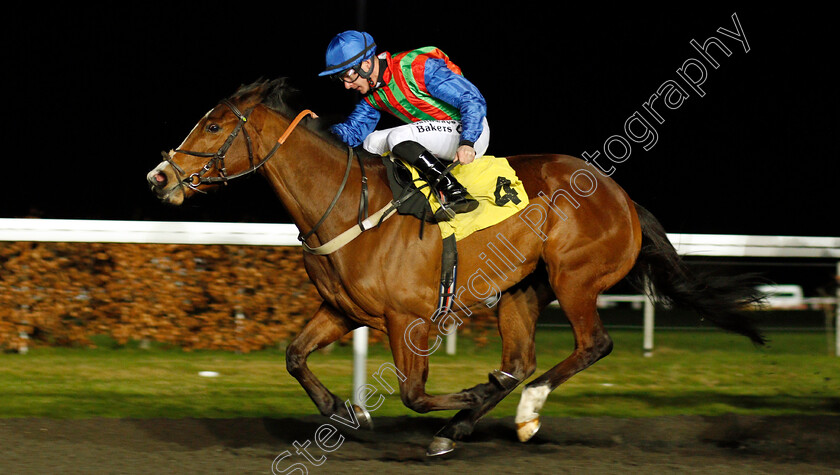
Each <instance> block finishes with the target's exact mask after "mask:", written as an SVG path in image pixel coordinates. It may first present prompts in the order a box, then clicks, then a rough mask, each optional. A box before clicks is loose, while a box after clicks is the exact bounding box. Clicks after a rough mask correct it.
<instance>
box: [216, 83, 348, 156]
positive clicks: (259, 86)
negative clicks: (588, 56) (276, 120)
mask: <svg viewBox="0 0 840 475" xmlns="http://www.w3.org/2000/svg"><path fill="white" fill-rule="evenodd" d="M229 99H230V100H231V101H246V102H249V103H252V104H262V105H264V106H266V107H268V108H269V109H271V110H273V111H274V112H277V113H278V114H280V115H282V116H284V117H286V118H288V119H293V118H295V116H297V114H298V113H299V112H300V111H301V110H303V109H304V107H298V106H297V104H298V103H300V102H301V99H300V91H299V90H298V89H296V88H295V87H293V86H292V85H291V84H290V83H289V80H288V79H287V78H284V77H281V78H276V79H263V78H260V79H257V80H256V81H254V82H252V83H251V84H243V85H241V86H239V89H237V90H236V92H234V93H233V95H232V96H231V97H230V98H229ZM252 101H253V102H252ZM301 125H303V126H304V127H306V128H307V129H309V130H311V131H312V132H314V133H315V134H316V135H318V136H319V137H321V138H322V139H324V140H326V141H327V142H329V143H331V144H332V145H335V146H337V147H339V148H345V147H346V145H344V144H343V143H342V142H341V141H340V140H339V139H338V137H336V136H335V135H333V134H332V133H331V132H330V131H329V129H328V128H327V127H328V125H329V124H326V123H324V121H322V120H319V119H312V118H307V119H306V120H304V121H302V122H301Z"/></svg>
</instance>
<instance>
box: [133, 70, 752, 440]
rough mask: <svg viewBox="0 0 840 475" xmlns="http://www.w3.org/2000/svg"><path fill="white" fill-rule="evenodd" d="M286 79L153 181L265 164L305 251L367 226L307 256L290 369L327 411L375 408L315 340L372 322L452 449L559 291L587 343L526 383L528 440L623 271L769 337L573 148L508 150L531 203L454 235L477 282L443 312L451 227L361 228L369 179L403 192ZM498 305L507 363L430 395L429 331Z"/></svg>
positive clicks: (513, 379)
mask: <svg viewBox="0 0 840 475" xmlns="http://www.w3.org/2000/svg"><path fill="white" fill-rule="evenodd" d="M288 90H289V88H288V86H287V85H286V83H285V81H284V80H282V79H277V80H271V81H268V80H259V81H256V82H254V83H252V84H250V85H245V86H242V87H240V88H239V90H237V91H236V92H235V93H234V94H233V95H232V96H231V97H229V98H227V99H224V100H222V101H221V102H220V103H219V104H218V105H217V106H215V107H214V108H213V109H212V110H210V111H209V112H208V113H207V114H206V115H205V116H204V117H203V118H202V119H200V120H199V122H198V123H197V124H196V126H195V128H194V129H193V130H192V132H190V134H189V135H188V136H187V137H186V139H185V140H184V142H183V143H182V144H181V146H180V147H178V149H175V150H173V151H171V152H169V153H168V154H167V153H164V160H163V161H162V162H161V163H160V164H159V165H158V166H157V167H156V168H155V169H153V170H152V171H151V172H149V174H148V175H147V180H148V182H149V184H150V186H151V188H152V190H153V191H154V192H155V193H156V194H157V195H158V197H159V198H160V199H161V200H163V201H164V202H168V203H170V204H175V205H180V204H181V203H183V202H184V200H186V199H188V198H189V197H190V196H193V195H194V194H195V193H204V192H207V191H208V190H209V189H215V188H218V186H217V185H219V184H222V183H226V182H227V181H229V180H231V179H234V178H236V177H239V176H242V175H245V174H249V173H261V174H262V175H264V176H265V178H267V179H268V181H269V182H270V184H271V186H272V187H273V188H274V190H275V191H276V193H277V195H278V197H279V198H280V200H281V201H282V203H283V205H284V206H285V208H286V209H287V210H288V212H289V215H290V216H291V218H292V219H293V221H294V223H295V224H296V226H297V227H298V228H299V230H301V232H302V235H301V239H302V240H303V241H304V251H306V250H310V249H314V248H318V247H319V246H321V245H323V244H324V243H327V242H329V241H331V240H332V239H333V238H334V237H336V236H339V235H341V234H342V233H344V232H345V231H346V230H351V229H353V228H357V229H358V230H359V231H358V234H359V235H358V236H357V237H356V238H355V239H352V240H350V241H348V242H346V243H345V244H344V246H343V247H341V248H339V249H338V250H335V251H334V252H332V253H330V254H326V255H317V254H313V253H310V252H304V256H303V258H304V265H305V268H306V271H307V273H308V275H309V277H310V278H311V280H312V282H313V283H314V284H315V286H316V288H317V290H318V292H319V293H320V295H321V297H323V303H322V304H321V306H320V308H319V309H318V310H317V311H316V312H315V314H314V315H313V316H312V319H311V320H309V322H308V323H307V324H306V325H305V327H304V328H303V330H302V331H301V332H300V333H299V334H298V335H297V336H296V337H295V338H294V340H293V341H292V342H291V344H290V345H289V346H288V348H287V350H286V367H287V369H288V371H289V373H290V374H291V375H292V376H294V377H295V378H296V379H297V380H298V381H299V382H300V384H301V385H302V386H303V388H304V390H306V392H307V393H308V394H309V396H310V398H311V399H312V400H313V401H314V403H315V405H316V406H317V407H318V410H319V411H320V412H321V414H323V415H325V416H336V417H342V418H344V419H345V420H347V419H350V420H358V419H361V420H363V421H366V422H369V419H368V418H369V414H368V413H367V411H366V410H365V408H364V407H359V406H357V405H350V404H349V402H348V403H346V404H345V403H344V402H342V400H341V399H340V398H338V397H337V396H336V395H334V394H333V393H331V392H330V391H329V390H328V389H327V388H326V387H325V386H324V385H323V384H322V383H321V382H320V381H319V380H318V378H317V377H316V376H315V375H314V374H313V373H312V372H311V371H310V369H309V367H308V366H307V364H306V360H307V357H308V355H309V354H310V353H312V352H313V351H315V350H316V349H318V348H322V347H324V346H326V345H328V344H330V343H331V342H333V341H335V340H337V339H339V338H341V337H342V336H343V335H345V334H346V333H348V332H350V331H352V330H354V329H355V328H358V327H360V326H362V325H365V326H368V327H371V328H375V329H377V330H380V331H383V332H385V333H386V334H387V335H388V338H389V342H390V347H391V350H392V353H393V357H394V367H395V369H396V370H397V371H394V373H395V374H397V375H398V379H399V391H400V396H401V400H402V402H403V403H404V404H405V405H406V406H407V407H409V408H410V409H412V410H414V411H417V412H419V413H426V412H428V411H440V410H448V409H456V410H459V412H458V413H456V415H455V416H454V417H453V418H452V419H451V420H450V421H449V422H448V423H447V424H446V425H445V426H444V427H443V428H442V429H441V430H440V431H439V432H438V433H437V434H436V435H435V437H434V438H433V440H432V442H431V444H430V445H429V448H428V451H427V454H428V455H438V454H442V453H446V452H449V451H451V450H452V449H453V447H454V442H453V441H455V440H461V439H463V438H464V437H466V436H467V435H469V434H470V433H471V432H472V431H473V428H474V426H475V424H476V422H477V421H478V420H479V419H480V418H481V417H482V416H483V415H485V414H486V413H487V412H488V411H490V410H491V409H492V408H493V407H494V406H496V404H497V403H499V401H501V400H502V399H503V398H504V397H505V396H507V395H508V394H509V393H510V392H511V391H513V389H514V388H516V387H517V386H518V385H519V384H520V383H522V382H523V381H525V380H526V379H527V378H528V377H529V376H531V375H532V374H533V373H534V371H535V369H536V358H535V349H534V335H535V327H536V322H537V317H538V316H539V315H540V312H541V311H542V309H543V308H545V307H546V306H547V305H548V304H549V303H550V302H552V301H554V300H555V299H556V300H557V301H558V302H559V304H560V306H561V307H562V309H563V311H564V313H565V315H566V316H567V318H568V320H569V322H570V324H571V328H572V331H573V333H574V338H575V346H574V350H573V351H572V352H571V354H570V355H569V356H568V357H567V358H565V359H564V360H562V361H561V362H559V363H558V364H556V365H555V366H554V367H552V368H551V369H549V370H548V371H546V372H545V373H543V374H542V375H540V376H539V377H537V378H536V379H534V380H532V381H530V382H529V383H528V384H526V385H525V387H524V389H523V390H522V396H521V400H520V403H519V406H518V408H517V416H516V422H517V432H518V436H519V438H520V440H522V441H523V442H524V441H526V440H528V439H530V438H531V437H532V436H533V435H534V434H535V433H536V432H537V430H538V429H539V410H540V409H541V408H542V406H543V403H544V402H545V400H546V398H547V397H548V394H549V393H550V392H551V391H553V390H554V389H555V388H556V387H557V386H559V385H560V384H562V383H563V382H565V381H566V380H568V379H569V378H571V377H572V376H573V375H574V374H576V373H578V372H580V371H582V370H584V369H586V368H587V367H589V366H590V365H592V364H593V363H595V362H596V361H598V360H599V359H601V358H603V357H604V356H606V355H607V354H609V353H610V351H611V350H612V346H613V343H612V341H611V339H610V337H609V335H608V334H607V332H606V330H605V329H604V325H603V324H602V322H601V319H600V317H599V316H598V312H597V309H596V299H597V297H598V295H599V294H600V293H602V292H604V291H605V290H607V289H609V288H610V287H612V286H613V285H614V284H616V283H617V282H619V281H620V280H621V279H623V278H625V277H628V278H629V279H631V281H632V282H635V283H636V284H637V285H639V286H641V287H642V288H644V289H645V290H647V291H648V292H649V293H650V294H651V295H652V296H654V297H655V298H658V299H659V300H662V301H665V302H667V303H669V304H673V305H676V306H680V307H687V308H690V309H693V310H695V311H697V312H698V313H699V314H700V315H701V316H702V317H704V318H706V319H708V320H710V321H712V322H713V323H715V324H716V325H718V326H720V327H722V328H723V329H726V330H730V331H733V332H737V333H740V334H742V335H745V336H747V337H748V338H749V339H751V340H752V341H753V342H755V343H756V344H763V343H764V338H763V337H762V335H761V334H760V332H759V331H758V330H757V329H756V328H755V327H754V326H753V324H752V322H751V321H750V320H749V319H748V318H747V317H746V316H744V314H742V313H740V312H738V310H739V309H741V308H742V307H743V306H745V305H747V304H749V303H752V302H756V301H758V300H759V299H760V298H761V295H760V294H758V293H757V291H756V290H755V289H754V287H753V286H752V285H751V284H750V282H748V281H747V280H746V279H744V278H741V277H724V276H705V275H704V276H701V275H698V274H696V273H693V272H692V271H691V270H690V269H689V268H688V267H687V266H686V265H685V263H684V262H683V261H682V260H681V259H680V257H679V256H678V255H677V253H676V251H675V249H674V248H673V246H672V245H671V243H670V242H669V240H668V238H667V236H666V234H665V231H664V229H663V227H662V226H661V225H660V223H659V222H658V221H657V220H656V218H655V217H654V216H653V215H652V214H651V213H650V212H648V211H647V210H645V209H644V208H642V207H641V206H639V205H638V204H636V203H634V202H633V201H632V200H631V199H630V197H629V196H628V195H627V193H626V192H625V191H624V190H623V189H622V188H621V187H620V186H619V185H618V184H617V183H616V182H615V181H613V180H612V179H610V178H609V177H606V176H603V175H600V174H598V173H592V168H591V167H590V166H589V165H588V164H587V163H586V162H584V161H582V160H580V159H578V158H574V157H570V156H565V155H523V156H513V157H509V162H510V164H511V166H512V167H513V168H514V169H515V171H516V173H517V176H518V177H519V179H520V180H521V181H522V183H523V184H524V188H525V190H526V191H527V194H528V196H529V200H530V203H531V204H530V205H529V206H528V207H527V208H525V209H523V210H521V211H520V212H519V213H517V214H516V215H514V216H513V217H511V218H509V219H507V220H505V221H502V222H501V223H499V224H497V225H495V226H492V227H490V228H487V229H484V230H481V231H477V232H475V233H473V234H471V235H469V236H468V237H466V238H464V239H462V240H460V241H458V243H457V246H458V255H459V256H460V260H459V262H458V272H459V275H462V276H463V275H467V276H470V277H469V278H468V279H467V285H466V286H462V287H460V288H459V289H458V292H457V293H456V296H455V301H456V307H457V308H455V309H454V310H456V311H454V312H452V313H450V314H448V317H442V316H440V315H437V314H436V310H437V309H438V306H437V304H438V297H439V295H438V293H439V288H438V284H439V277H440V271H441V261H440V259H439V256H440V255H441V251H442V241H441V238H440V234H439V233H440V231H439V230H438V229H437V227H436V226H426V228H425V234H424V237H423V238H422V239H418V236H419V235H420V231H421V226H423V223H422V222H421V220H419V219H416V218H414V217H408V216H400V217H396V218H393V219H389V220H382V221H377V222H376V223H372V224H373V225H371V223H368V224H367V225H364V224H363V223H362V222H361V221H362V219H361V217H360V216H359V207H360V194H362V193H363V187H365V186H366V187H367V193H366V194H368V195H369V206H370V207H371V209H380V208H383V209H384V208H387V206H388V204H389V203H390V202H391V200H392V199H393V195H392V193H391V190H390V189H389V186H388V181H387V177H386V170H385V167H384V166H383V164H382V163H381V161H380V160H378V159H377V160H366V161H362V160H359V161H358V162H357V161H354V160H351V159H350V157H351V156H352V154H351V153H349V152H348V148H347V147H346V146H343V145H342V144H339V143H338V142H337V141H335V140H334V139H331V138H330V137H329V136H328V134H325V133H319V132H318V131H317V130H313V129H311V128H310V127H308V126H306V125H304V126H300V127H298V126H297V125H298V121H299V120H301V119H300V117H298V118H296V119H294V120H293V118H294V117H295V115H294V114H293V113H292V111H291V110H290V108H289V107H288V106H287V101H286V100H285V98H286V97H287V93H288ZM307 122H309V120H307ZM312 122H316V121H312ZM278 137H280V139H278ZM467 166H469V165H467ZM570 190H571V191H570ZM361 229H364V232H361ZM488 256H489V257H488ZM491 257H492V258H491ZM487 314H494V315H495V316H496V317H497V318H498V328H499V333H500V335H501V339H502V359H501V367H500V368H499V369H498V370H493V371H492V372H491V373H490V376H489V381H488V382H485V383H481V384H477V385H476V386H474V387H472V388H469V389H464V390H462V391H460V392H457V393H453V394H444V395H432V394H428V393H427V392H426V390H425V384H426V379H427V376H428V369H429V361H428V358H429V354H430V347H429V338H430V336H435V333H434V331H433V327H435V326H437V327H438V329H439V330H440V331H442V332H443V333H446V332H448V331H450V330H451V329H452V328H453V327H455V328H456V327H457V325H459V324H460V323H459V322H463V320H462V319H461V316H464V317H466V316H469V315H487ZM444 320H446V323H445V324H443V325H441V324H442V323H443V322H444ZM435 338H436V342H439V341H438V339H439V337H438V336H436V337H435ZM363 405H364V404H363Z"/></svg>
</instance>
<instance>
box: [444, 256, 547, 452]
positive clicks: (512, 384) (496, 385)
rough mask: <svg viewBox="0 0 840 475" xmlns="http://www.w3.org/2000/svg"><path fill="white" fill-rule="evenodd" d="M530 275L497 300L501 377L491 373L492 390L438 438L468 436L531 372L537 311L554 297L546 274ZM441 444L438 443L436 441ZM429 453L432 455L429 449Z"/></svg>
mask: <svg viewBox="0 0 840 475" xmlns="http://www.w3.org/2000/svg"><path fill="white" fill-rule="evenodd" d="M538 274H539V275H536V274H535V275H532V277H531V278H529V279H528V280H527V281H524V282H522V283H520V284H518V285H517V286H514V287H512V288H510V289H508V290H507V291H506V292H504V293H503V294H502V298H501V300H500V301H499V309H498V312H499V334H500V335H501V337H502V365H501V368H500V370H501V371H502V372H503V374H501V375H496V376H494V375H493V374H491V383H490V384H488V386H489V387H490V388H491V389H492V391H491V392H489V394H488V396H487V398H486V399H485V400H484V401H483V402H482V404H481V405H480V406H479V407H477V408H475V409H467V410H462V411H460V412H458V413H457V414H456V415H455V417H453V418H452V419H451V420H450V421H449V422H448V423H447V424H446V426H445V427H444V428H443V429H441V430H440V431H438V433H437V434H436V436H437V437H441V438H445V439H451V440H460V439H462V438H464V437H466V436H468V435H470V434H471V433H472V431H473V429H474V428H475V424H476V423H477V422H478V420H479V419H481V418H482V417H484V415H485V414H487V413H488V412H490V411H491V410H492V409H493V408H494V407H496V405H497V404H498V403H499V402H501V400H502V399H504V398H505V397H506V396H507V395H508V394H510V393H511V392H512V391H513V390H514V388H516V386H518V385H519V383H520V382H522V381H524V380H525V379H527V378H528V377H529V376H531V375H532V374H533V373H534V370H535V369H536V367H537V359H536V356H535V352H534V332H535V330H536V324H537V317H539V314H540V310H541V309H542V308H544V307H545V306H546V305H547V304H548V303H549V302H550V301H551V300H553V299H554V294H553V293H552V292H551V289H550V288H549V287H548V283H547V281H546V280H545V274H544V273H541V272H538ZM439 443H441V441H439ZM429 453H430V454H431V453H432V450H431V448H430V450H429Z"/></svg>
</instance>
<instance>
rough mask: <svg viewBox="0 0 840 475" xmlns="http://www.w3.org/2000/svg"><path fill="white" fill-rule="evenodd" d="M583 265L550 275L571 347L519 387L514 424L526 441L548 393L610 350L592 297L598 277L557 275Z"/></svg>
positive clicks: (576, 272) (610, 343)
mask: <svg viewBox="0 0 840 475" xmlns="http://www.w3.org/2000/svg"><path fill="white" fill-rule="evenodd" d="M583 270H584V269H578V270H576V271H575V272H572V273H564V272H557V273H555V274H554V275H552V277H551V286H552V288H554V291H555V293H556V295H557V299H558V300H559V302H560V305H561V306H562V307H563V310H564V311H565V312H566V316H567V318H568V319H569V323H571V325H572V331H573V333H574V337H575V349H574V351H572V354H571V355H569V356H568V357H567V358H566V359H565V360H563V361H562V362H560V364H558V365H556V366H554V367H553V368H551V369H550V370H548V371H546V372H545V373H544V374H542V375H541V376H539V377H538V378H536V379H534V380H533V381H531V382H530V383H528V384H527V385H526V386H525V389H523V390H522V399H521V400H520V401H519V407H518V408H517V410H516V425H517V434H518V436H519V440H521V441H522V442H525V441H527V440H528V439H530V438H531V437H533V435H534V434H536V433H537V430H538V429H539V427H540V423H539V410H540V409H541V408H542V406H543V404H544V403H545V400H546V398H547V397H548V394H549V393H550V392H551V391H553V390H554V389H555V388H556V387H557V386H559V385H560V384H562V383H564V382H565V381H567V380H568V379H569V378H571V377H572V376H574V375H575V374H577V373H578V372H580V371H583V370H584V369H586V368H588V367H589V366H591V365H592V364H593V363H595V362H596V361H598V360H599V359H601V358H603V357H604V356H606V355H608V354H609V353H610V351H612V340H611V339H610V337H609V335H607V332H606V330H605V329H604V325H603V324H602V323H601V318H600V317H599V316H598V312H597V310H596V301H597V298H598V294H599V293H600V292H601V290H602V289H601V288H600V287H599V286H598V285H596V282H597V281H598V279H594V278H593V279H591V280H589V281H588V282H587V281H580V280H576V281H571V279H570V278H568V277H567V278H561V277H559V276H570V275H572V274H575V275H576V276H578V278H579V276H580V275H581V274H584V272H582V271H583Z"/></svg>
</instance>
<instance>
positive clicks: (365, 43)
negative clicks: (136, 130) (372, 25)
mask: <svg viewBox="0 0 840 475" xmlns="http://www.w3.org/2000/svg"><path fill="white" fill-rule="evenodd" d="M375 55H376V43H374V42H373V37H372V36H370V35H369V34H367V33H365V32H362V31H355V30H348V31H345V32H344V33H339V34H337V35H336V36H335V38H333V39H332V41H330V45H329V46H328V47H327V69H326V70H325V71H324V72H322V73H321V74H319V75H318V76H327V75H329V74H335V73H340V72H342V71H346V70H348V69H350V68H352V67H354V66H356V65H358V64H360V63H361V62H362V61H364V60H366V59H369V58H372V57H373V56H375ZM359 69H361V68H359ZM356 72H358V73H360V74H361V73H363V72H364V71H358V70H357V71H356ZM362 77H365V76H364V75H362Z"/></svg>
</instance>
